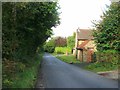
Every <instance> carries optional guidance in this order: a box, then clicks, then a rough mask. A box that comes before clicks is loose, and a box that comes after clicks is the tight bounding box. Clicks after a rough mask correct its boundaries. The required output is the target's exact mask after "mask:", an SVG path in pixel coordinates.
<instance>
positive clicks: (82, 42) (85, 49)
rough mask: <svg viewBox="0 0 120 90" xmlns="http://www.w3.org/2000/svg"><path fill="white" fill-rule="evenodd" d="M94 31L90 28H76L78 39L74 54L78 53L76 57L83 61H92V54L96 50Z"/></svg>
mask: <svg viewBox="0 0 120 90" xmlns="http://www.w3.org/2000/svg"><path fill="white" fill-rule="evenodd" d="M92 32H93V31H92V30H90V29H79V28H78V29H77V30H76V41H75V48H74V50H73V54H74V55H76V58H77V59H78V60H80V61H82V62H91V61H92V55H93V53H94V52H95V51H96V46H95V43H94V37H93V36H92Z"/></svg>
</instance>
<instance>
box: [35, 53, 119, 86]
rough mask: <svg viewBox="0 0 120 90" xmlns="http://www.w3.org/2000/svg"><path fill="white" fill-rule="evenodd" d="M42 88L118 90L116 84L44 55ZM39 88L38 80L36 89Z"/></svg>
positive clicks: (39, 82) (39, 80) (113, 81)
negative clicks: (103, 89)
mask: <svg viewBox="0 0 120 90" xmlns="http://www.w3.org/2000/svg"><path fill="white" fill-rule="evenodd" d="M41 70H42V79H43V82H42V83H43V85H44V88H118V82H117V81H115V80H111V79H107V78H104V77H103V76H100V75H97V74H95V73H93V72H90V71H87V70H84V69H82V68H79V67H77V66H74V65H71V64H67V63H65V62H62V61H60V60H59V59H57V58H55V57H54V56H52V55H50V54H48V53H45V55H44V57H43V62H42V66H41ZM40 87H41V79H38V81H37V84H36V88H40Z"/></svg>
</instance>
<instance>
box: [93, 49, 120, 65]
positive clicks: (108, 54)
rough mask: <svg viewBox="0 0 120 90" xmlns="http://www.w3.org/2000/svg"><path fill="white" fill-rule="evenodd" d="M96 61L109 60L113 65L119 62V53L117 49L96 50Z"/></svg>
mask: <svg viewBox="0 0 120 90" xmlns="http://www.w3.org/2000/svg"><path fill="white" fill-rule="evenodd" d="M95 54H96V61H98V62H109V63H111V64H113V65H117V64H118V59H119V58H118V57H119V54H118V52H117V51H115V50H106V51H103V52H96V53H95Z"/></svg>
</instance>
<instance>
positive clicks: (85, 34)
mask: <svg viewBox="0 0 120 90" xmlns="http://www.w3.org/2000/svg"><path fill="white" fill-rule="evenodd" d="M92 32H93V31H92V30H90V29H78V31H77V39H87V40H90V39H94V37H93V35H92Z"/></svg>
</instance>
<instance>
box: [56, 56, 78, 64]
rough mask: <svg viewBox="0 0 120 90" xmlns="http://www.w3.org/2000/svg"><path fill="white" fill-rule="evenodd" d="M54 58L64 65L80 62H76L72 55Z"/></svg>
mask: <svg viewBox="0 0 120 90" xmlns="http://www.w3.org/2000/svg"><path fill="white" fill-rule="evenodd" d="M56 58H58V59H60V60H62V61H64V62H66V63H71V62H73V63H80V61H79V60H77V59H76V58H75V56H74V55H61V56H56Z"/></svg>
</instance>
